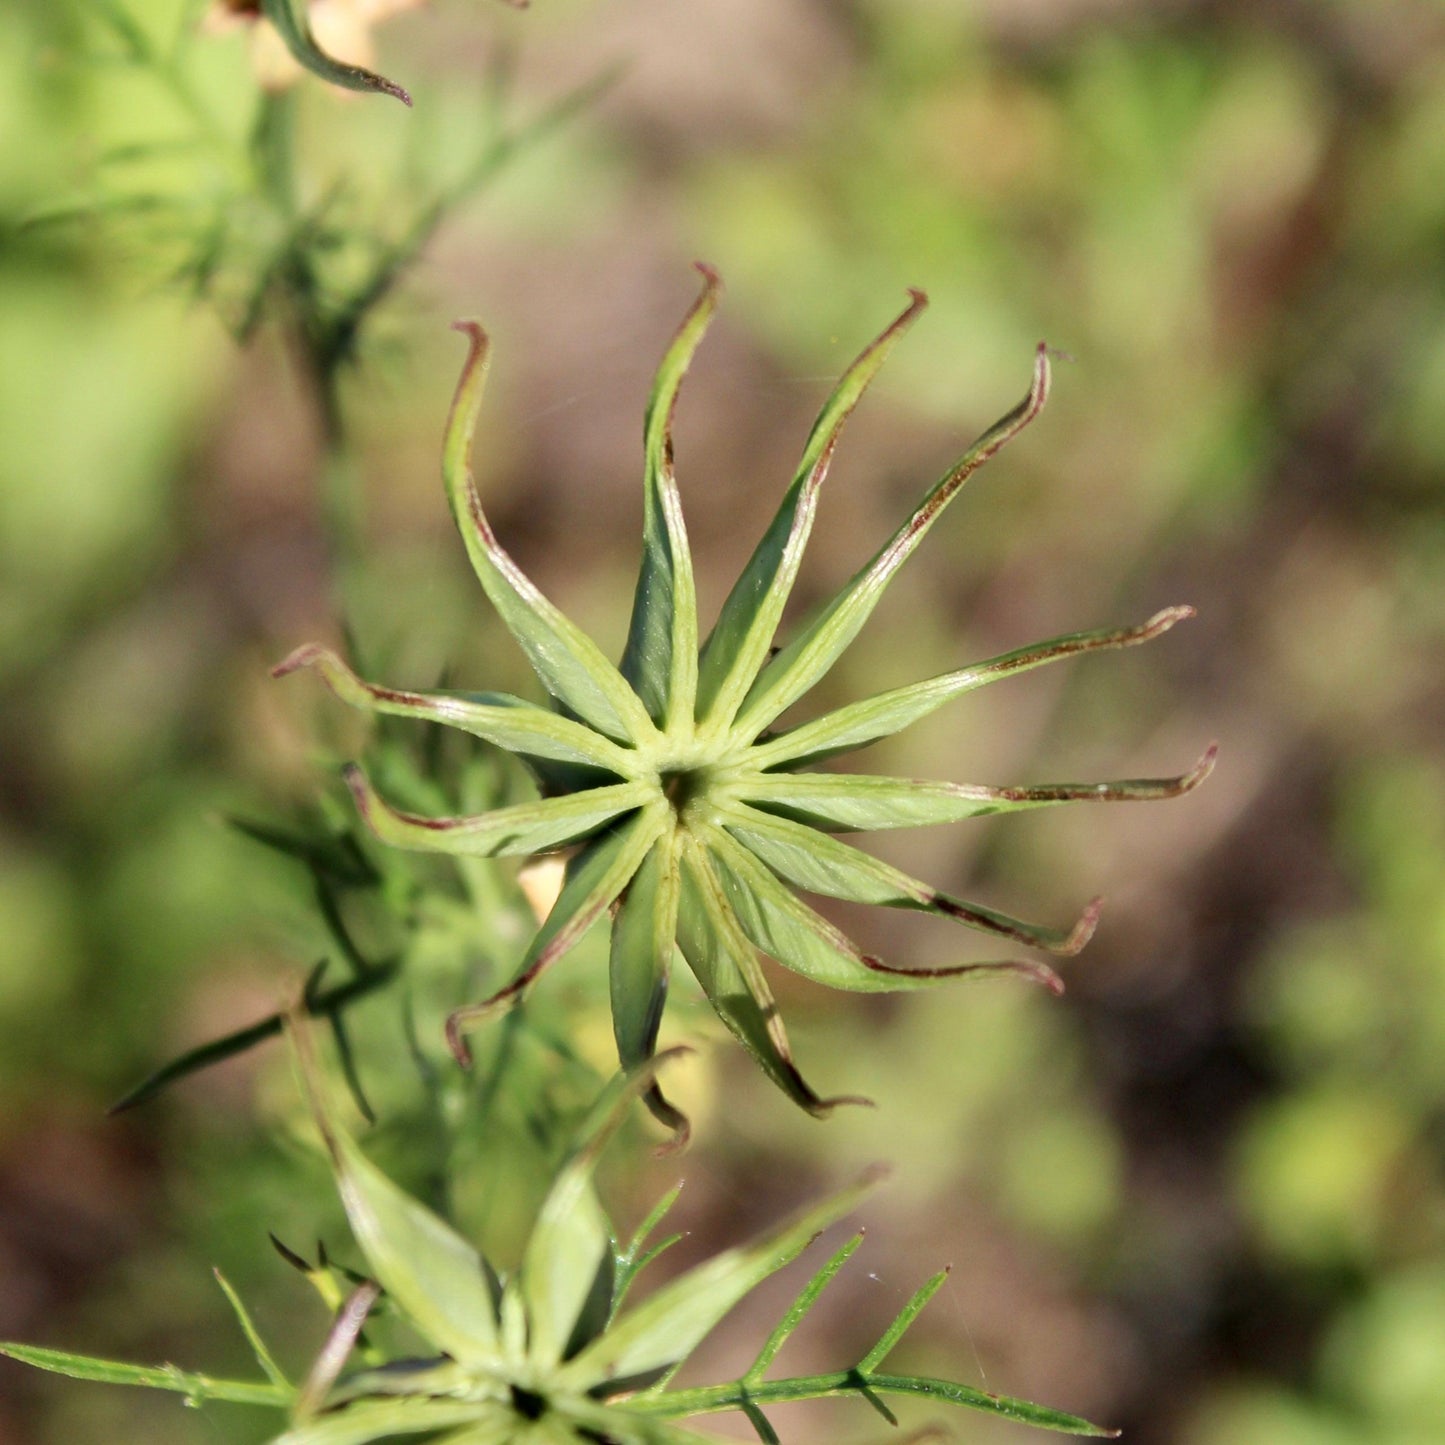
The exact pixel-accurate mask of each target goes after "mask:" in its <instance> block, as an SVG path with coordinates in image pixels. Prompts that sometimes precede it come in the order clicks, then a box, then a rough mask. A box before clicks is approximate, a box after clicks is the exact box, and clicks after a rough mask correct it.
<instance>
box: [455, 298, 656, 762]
mask: <svg viewBox="0 0 1445 1445" xmlns="http://www.w3.org/2000/svg"><path fill="white" fill-rule="evenodd" d="M455 327H456V330H458V331H461V332H463V333H465V335H466V336H467V339H468V342H469V349H468V352H467V359H466V362H465V364H464V365H463V367H462V374H461V379H460V381H459V382H458V383H457V392H456V397H455V399H454V400H453V402H452V411H451V417H450V419H449V420H448V422H447V434H446V443H445V448H444V451H443V454H442V475H443V478H444V479H445V481H446V489H447V500H448V501H449V502H450V504H451V509H452V516H453V517H454V518H455V520H456V524H457V529H458V530H459V531H460V532H461V534H462V541H463V542H464V543H465V544H466V549H467V556H468V557H469V558H470V559H471V563H472V570H473V571H475V572H476V574H477V580H478V581H480V582H481V584H482V587H483V589H484V590H485V591H486V594H487V596H488V597H489V598H490V599H491V602H492V606H493V607H495V608H496V609H497V614H498V616H500V617H501V619H502V621H503V622H504V623H505V624H506V627H507V630H508V631H509V632H510V633H511V634H512V636H513V637H514V638H516V640H517V643H518V645H519V646H520V647H521V649H522V651H523V652H525V653H526V654H527V660H528V661H529V662H530V663H531V664H532V669H533V671H534V672H536V674H537V676H538V678H539V679H540V680H541V682H542V686H543V687H545V688H546V689H547V691H548V692H549V693H551V695H552V696H553V697H555V698H556V699H557V700H558V702H560V703H562V704H563V705H564V706H566V707H568V708H571V710H572V711H573V712H575V713H576V714H577V715H578V716H579V717H581V718H583V719H585V720H586V721H587V722H589V723H591V724H592V726H593V727H595V728H596V729H597V730H598V731H599V732H603V733H606V734H607V736H608V737H611V738H616V739H620V740H626V741H629V742H633V743H637V742H640V741H642V740H643V739H644V738H647V737H649V736H651V735H652V733H653V727H652V720H651V719H650V718H649V717H648V715H647V709H646V708H644V707H643V705H642V703H641V701H640V700H639V698H638V696H637V694H636V693H635V692H633V690H632V688H631V687H630V686H629V685H628V683H627V681H626V679H625V678H624V677H623V676H622V674H621V673H620V672H618V670H617V669H616V668H615V667H614V666H613V665H612V664H611V663H610V662H609V661H608V660H607V658H606V657H604V656H603V654H602V652H601V651H600V650H599V648H598V646H597V644H596V643H595V642H593V641H592V639H591V638H590V637H588V636H587V634H586V633H585V632H583V631H582V630H581V629H580V628H579V627H578V626H577V625H576V624H575V623H573V622H572V621H570V620H569V619H568V618H567V617H565V616H563V614H562V613H561V612H560V611H558V609H557V608H556V607H554V606H553V605H552V603H550V602H549V601H548V600H547V599H546V598H545V597H544V596H543V595H542V594H541V593H540V592H539V591H538V590H537V587H536V586H535V584H534V583H533V582H532V580H531V579H530V578H529V577H528V576H527V575H526V573H524V572H523V571H522V569H521V568H520V567H518V566H517V564H516V563H515V562H514V561H513V560H512V558H511V556H510V554H508V553H507V552H506V551H505V550H504V549H503V548H502V546H501V545H500V544H499V543H498V541H497V538H496V534H495V533H494V532H493V531H492V527H491V523H489V522H488V521H487V517H486V513H485V512H484V511H483V510H482V499H481V497H480V496H479V495H478V493H477V487H476V483H475V481H474V480H473V478H472V470H471V463H470V460H469V458H470V455H471V449H472V437H473V435H474V433H475V431H476V426H477V413H478V411H479V410H480V407H481V401H482V386H483V383H484V381H485V379H486V369H487V351H488V346H487V334H486V332H485V331H483V330H482V328H481V326H480V325H479V324H478V323H477V322H475V321H458V322H456V323H455Z"/></svg>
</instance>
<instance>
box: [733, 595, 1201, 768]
mask: <svg viewBox="0 0 1445 1445" xmlns="http://www.w3.org/2000/svg"><path fill="white" fill-rule="evenodd" d="M1193 616H1194V609H1193V608H1192V607H1167V608H1165V609H1164V611H1162V612H1157V613H1155V615H1154V616H1153V617H1151V618H1150V619H1149V620H1148V622H1146V623H1144V624H1143V625H1142V626H1139V627H1125V628H1102V629H1100V630H1098V631H1094V632H1073V633H1069V634H1068V635H1067V636H1064V637H1055V638H1052V639H1050V640H1049V641H1048V642H1038V643H1035V644H1034V645H1033V646H1031V647H1020V648H1018V649H1016V650H1015V651H1013V652H1005V653H1003V654H1002V655H1001V656H999V657H993V658H990V659H989V660H988V661H987V662H979V663H975V664H973V665H972V666H971V667H964V668H959V669H958V670H957V671H954V672H945V673H941V674H940V675H939V676H937V677H931V678H927V679H926V680H925V681H923V682H915V683H909V684H908V685H907V686H906V687H896V688H893V689H891V690H890V691H888V692H882V693H879V694H878V695H877V696H876V697H870V698H865V699H864V700H863V701H862V702H855V703H849V704H848V705H847V706H845V707H840V708H837V709H835V710H834V711H833V712H830V713H825V714H824V715H823V716H822V717H820V718H815V719H814V720H813V721H812V722H807V723H803V724H801V725H800V726H798V727H796V728H791V729H789V730H788V731H787V732H785V733H780V734H779V735H778V736H777V737H776V738H772V739H770V740H769V741H767V742H765V743H761V744H759V746H758V747H756V748H754V749H753V750H752V751H751V752H749V754H748V764H749V766H750V767H757V768H759V769H762V768H778V767H790V768H796V767H801V766H802V765H804V764H805V763H809V762H815V761H816V760H817V759H819V758H826V757H831V756H833V755H835V754H837V753H846V752H851V751H853V750H854V749H855V748H864V747H867V746H868V744H869V743H875V742H877V741H878V740H879V738H886V737H891V736H892V735H893V734H894V733H896V732H900V731H901V730H902V729H903V728H906V727H907V726H908V725H909V724H910V723H913V722H917V721H918V720H919V718H923V717H927V716H928V714H929V713H931V712H934V711H936V710H937V709H938V708H940V707H942V706H943V704H944V703H946V702H950V701H952V699H953V698H955V697H958V696H960V695H961V694H963V693H966V692H972V691H973V690H974V689H975V688H979V687H983V686H985V685H986V684H988V683H990V682H997V681H998V680H999V679H1000V678H1004V677H1012V676H1014V675H1015V674H1016V673H1021V672H1029V671H1031V670H1032V669H1033V668H1035V667H1042V666H1043V665H1044V664H1045V663H1050V662H1061V661H1063V659H1064V658H1066V657H1077V656H1078V655H1079V654H1080V653H1081V652H1098V651H1103V650H1105V649H1112V648H1118V647H1133V646H1135V645H1136V644H1138V643H1141V642H1149V641H1152V640H1153V639H1154V638H1156V637H1159V636H1161V635H1162V634H1163V633H1165V632H1168V631H1169V629H1170V628H1171V627H1173V626H1174V624H1175V623H1176V622H1182V621H1183V620H1184V619H1185V618H1187V617H1193Z"/></svg>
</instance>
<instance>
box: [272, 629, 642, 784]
mask: <svg viewBox="0 0 1445 1445" xmlns="http://www.w3.org/2000/svg"><path fill="white" fill-rule="evenodd" d="M303 667H314V668H316V670H317V671H318V672H319V673H320V674H321V676H322V679H323V680H324V681H325V683H326V685H327V686H328V687H329V688H330V689H331V691H332V692H334V693H335V694H336V696H337V697H339V698H340V699H341V700H342V702H345V703H350V705H351V706H352V707H356V708H361V709H363V710H364V711H367V712H377V713H389V714H392V715H394V716H396V717H411V718H417V719H419V720H421V721H423V722H434V723H441V724H442V725H443V726H444V727H452V728H459V729H460V730H461V731H463V732H468V733H471V734H472V735H473V736H474V737H479V738H482V739H483V740H485V741H486V742H489V743H494V744H495V745H496V746H497V747H499V748H505V749H506V750H507V751H508V752H513V753H520V754H521V755H522V756H524V757H532V758H549V759H552V760H554V761H557V762H563V763H577V764H582V765H584V766H588V767H595V768H605V769H607V770H608V771H610V772H614V773H620V774H621V775H622V776H624V777H628V776H633V775H635V773H636V770H637V761H636V757H635V755H634V754H633V753H632V752H631V750H630V749H627V748H621V747H618V746H617V745H616V744H615V743H613V742H610V741H609V740H608V739H607V738H604V737H602V736H601V735H600V734H598V733H595V732H593V731H592V730H591V728H587V727H584V726H583V725H582V724H581V723H578V722H574V721H573V720H572V719H571V718H565V717H559V716H558V715H557V714H556V713H554V712H548V711H547V709H546V708H540V707H537V706H536V705H535V704H533V703H530V702H525V701H523V699H521V698H519V697H512V696H511V695H510V694H508V693H501V692H479V693H441V692H407V691H404V690H401V689H398V688H393V687H379V686H378V685H377V684H376V683H371V682H363V681H362V680H361V678H359V677H357V675H356V674H355V673H354V672H352V670H351V669H350V668H349V667H347V665H346V664H345V663H344V662H342V660H341V659H340V658H339V657H338V656H337V655H336V654H335V653H334V652H332V651H331V650H330V649H329V648H325V647H318V646H317V645H316V644H315V643H308V644H307V645H306V646H305V647H298V648H297V649H296V651H295V652H293V653H292V654H291V655H290V656H289V657H287V658H286V659H285V660H284V661H282V662H279V663H278V664H277V665H276V666H275V667H273V668H272V669H271V676H272V677H285V676H286V674H287V673H291V672H295V671H297V670H298V669H299V668H303Z"/></svg>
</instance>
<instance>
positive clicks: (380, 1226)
mask: <svg viewBox="0 0 1445 1445" xmlns="http://www.w3.org/2000/svg"><path fill="white" fill-rule="evenodd" d="M292 1037H293V1038H294V1039H295V1040H296V1051H297V1057H298V1058H299V1060H300V1062H301V1076H302V1081H303V1083H304V1084H305V1087H306V1092H307V1096H308V1098H309V1100H310V1102H311V1108H312V1111H313V1113H314V1114H315V1116H316V1122H317V1124H318V1126H319V1127H320V1130H321V1136H322V1138H323V1140H324V1141H325V1144H326V1148H327V1152H328V1153H329V1154H330V1156H331V1162H332V1167H333V1169H334V1170H335V1172H336V1183H337V1188H338V1190H339V1192H340V1194H341V1202H342V1205H343V1206H344V1207H345V1209H346V1217H347V1219H348V1221H349V1222H350V1224H351V1232H352V1234H353V1235H355V1237H356V1242H357V1244H358V1245H359V1246H360V1248H361V1252H362V1254H363V1255H364V1256H365V1258H366V1262H367V1264H368V1265H369V1266H370V1268H371V1271H372V1273H373V1274H374V1275H375V1276H376V1280H377V1282H378V1283H379V1284H380V1285H381V1286H382V1288H383V1289H384V1290H385V1291H386V1292H387V1294H388V1295H390V1296H391V1298H392V1299H393V1300H394V1301H395V1303H396V1304H397V1306H398V1307H399V1308H400V1309H401V1310H402V1311H404V1312H405V1314H406V1315H407V1316H408V1318H409V1319H410V1320H411V1321H412V1323H413V1324H414V1325H415V1326H416V1328H417V1329H418V1330H419V1331H420V1333H421V1334H422V1335H423V1337H424V1338H426V1339H427V1340H429V1341H430V1342H431V1343H432V1344H433V1345H435V1346H436V1347H437V1348H438V1349H440V1350H444V1351H445V1352H446V1353H447V1354H449V1355H451V1356H452V1357H453V1358H454V1359H456V1360H458V1361H460V1362H462V1363H463V1364H476V1365H483V1366H487V1365H493V1364H495V1362H496V1359H497V1343H498V1341H497V1316H496V1306H495V1304H494V1301H493V1296H492V1290H491V1286H490V1283H489V1281H488V1279H487V1271H486V1267H485V1266H484V1264H483V1262H482V1258H481V1255H480V1254H478V1253H477V1251H476V1250H475V1249H474V1248H473V1247H472V1246H471V1245H470V1244H468V1243H467V1241H466V1240H465V1239H463V1238H462V1237H461V1235H459V1234H458V1233H457V1232H456V1231H455V1230H454V1229H453V1228H452V1227H451V1225H449V1224H447V1223H446V1222H445V1221H444V1220H443V1219H441V1218H439V1217H438V1216H437V1215H436V1214H433V1213H432V1211H431V1210H430V1209H428V1208H427V1207H426V1206H425V1205H423V1204H422V1203H421V1202H420V1201H419V1200H416V1199H413V1198H412V1197H411V1195H409V1194H408V1193H407V1192H406V1191H405V1190H404V1189H401V1188H400V1187H399V1186H398V1185H396V1184H393V1183H392V1181H391V1180H390V1179H388V1178H387V1177H386V1175H385V1174H383V1173H382V1172H381V1170H379V1169H378V1168H377V1167H376V1166H375V1165H374V1164H373V1163H372V1162H371V1161H370V1160H369V1159H368V1158H367V1157H366V1156H365V1155H364V1154H363V1153H362V1152H361V1149H360V1148H359V1147H358V1145H357V1143H356V1141H355V1140H354V1139H352V1137H351V1135H350V1134H349V1133H348V1132H347V1131H346V1129H345V1128H344V1127H343V1126H342V1124H341V1122H340V1120H339V1119H338V1118H337V1117H336V1110H335V1108H334V1106H333V1104H332V1102H331V1099H330V1096H329V1094H328V1092H327V1090H326V1087H325V1084H324V1082H323V1080H322V1078H321V1074H320V1068H319V1065H318V1064H317V1061H316V1058H315V1055H314V1051H313V1045H312V1043H311V1039H310V1035H309V1034H308V1032H307V1031H306V1028H305V1027H304V1025H302V1024H299V1023H293V1026H292Z"/></svg>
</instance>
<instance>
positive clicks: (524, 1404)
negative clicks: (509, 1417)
mask: <svg viewBox="0 0 1445 1445" xmlns="http://www.w3.org/2000/svg"><path fill="white" fill-rule="evenodd" d="M512 1408H513V1409H514V1410H515V1411H516V1412H517V1413H518V1414H519V1415H520V1416H522V1418H523V1419H524V1420H540V1419H541V1418H542V1416H543V1415H545V1414H546V1413H547V1401H546V1400H545V1399H544V1398H543V1397H542V1396H541V1395H537V1394H534V1393H533V1392H532V1391H531V1390H525V1389H523V1388H522V1386H521V1385H513V1386H512Z"/></svg>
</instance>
